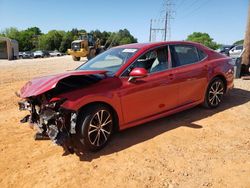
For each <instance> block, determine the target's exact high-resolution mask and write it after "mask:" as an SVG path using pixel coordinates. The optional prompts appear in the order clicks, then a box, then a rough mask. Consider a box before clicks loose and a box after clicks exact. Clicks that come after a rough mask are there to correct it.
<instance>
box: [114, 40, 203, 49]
mask: <svg viewBox="0 0 250 188" xmlns="http://www.w3.org/2000/svg"><path fill="white" fill-rule="evenodd" d="M171 44H187V45H188V44H189V45H196V46H197V45H198V46H200V45H201V44H199V43H196V42H190V41H164V42H151V43H133V44H125V45H121V46H117V47H115V48H136V49H142V48H152V47H157V46H161V45H171ZM202 46H203V45H202ZM203 47H204V46H203Z"/></svg>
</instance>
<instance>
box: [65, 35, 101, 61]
mask: <svg viewBox="0 0 250 188" xmlns="http://www.w3.org/2000/svg"><path fill="white" fill-rule="evenodd" d="M101 52H103V48H102V47H101V44H100V40H99V39H97V40H95V39H94V36H93V35H92V34H90V33H88V34H82V35H81V36H80V37H79V39H78V40H74V41H73V42H72V43H71V49H68V54H69V55H71V56H72V58H73V60H74V61H80V59H81V57H87V59H88V60H89V59H92V58H93V57H95V56H96V55H98V54H99V53H101Z"/></svg>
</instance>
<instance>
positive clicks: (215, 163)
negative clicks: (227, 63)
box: [0, 56, 250, 187]
mask: <svg viewBox="0 0 250 188" xmlns="http://www.w3.org/2000/svg"><path fill="white" fill-rule="evenodd" d="M81 63H82V62H74V61H73V60H72V59H71V57H69V56H65V57H55V58H45V59H32V60H31V59H27V60H16V61H5V60H0V92H1V93H0V94H1V97H0V128H1V134H0V187H17V186H18V187H34V186H36V187H58V186H59V185H63V186H67V187H69V186H72V187H250V178H249V175H250V81H243V80H235V88H234V89H233V91H232V92H231V93H230V94H229V95H227V96H226V97H225V100H224V103H223V104H222V105H221V106H220V107H219V108H218V109H215V110H208V109H204V108H202V107H195V108H193V109H190V110H186V111H184V112H181V113H178V114H175V115H172V116H169V117H166V118H162V119H159V120H156V121H153V122H150V123H147V124H143V125H141V126H138V127H135V128H131V129H128V130H125V131H123V132H120V133H117V134H116V135H115V136H114V137H113V139H112V140H111V142H110V143H109V144H108V145H107V147H105V148H104V149H103V150H101V151H99V152H97V153H86V154H84V155H83V156H82V157H81V158H79V157H78V156H76V155H67V156H62V154H63V151H62V149H61V148H60V147H57V146H54V145H53V144H52V143H51V141H34V139H33V135H34V131H33V130H31V129H29V128H28V126H27V125H26V124H23V125H22V124H20V123H19V120H20V119H21V118H22V117H23V116H24V114H25V112H19V111H18V106H17V101H18V98H17V97H16V96H15V94H14V93H15V91H18V90H19V89H20V88H21V87H22V86H23V85H24V84H25V82H27V81H28V80H29V79H31V78H33V77H36V76H42V75H47V74H54V73H58V72H62V71H66V70H71V69H74V68H76V67H78V66H79V65H80V64H81Z"/></svg>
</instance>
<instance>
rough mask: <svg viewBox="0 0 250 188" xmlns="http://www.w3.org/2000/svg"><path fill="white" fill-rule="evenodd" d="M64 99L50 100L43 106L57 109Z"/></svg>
mask: <svg viewBox="0 0 250 188" xmlns="http://www.w3.org/2000/svg"><path fill="white" fill-rule="evenodd" d="M65 100H66V99H65V98H62V99H61V98H52V99H51V100H50V101H49V103H48V104H46V105H45V106H46V107H47V108H52V109H55V108H58V107H59V106H60V105H61V104H62V103H63V102H64V101H65Z"/></svg>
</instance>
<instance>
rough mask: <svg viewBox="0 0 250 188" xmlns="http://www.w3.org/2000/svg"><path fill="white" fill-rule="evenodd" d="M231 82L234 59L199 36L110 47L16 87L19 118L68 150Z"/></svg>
mask: <svg viewBox="0 0 250 188" xmlns="http://www.w3.org/2000/svg"><path fill="white" fill-rule="evenodd" d="M232 87H233V66H232V65H231V59H230V58H228V57H226V56H224V55H221V54H219V53H217V52H215V51H213V50H211V49H209V48H207V47H205V46H203V45H201V44H197V43H191V42H159V43H148V44H129V45H124V46H118V47H115V48H112V49H110V50H108V51H106V52H104V53H102V54H100V55H98V56H97V57H95V58H94V59H92V60H90V61H88V62H87V63H85V64H83V65H81V66H80V67H78V68H77V69H76V70H74V71H68V72H65V73H61V74H58V75H51V76H47V77H41V78H35V79H33V80H32V81H30V82H28V83H27V84H26V85H25V86H24V87H23V88H22V89H21V91H20V97H21V98H22V100H21V101H20V102H19V108H20V110H29V111H30V113H29V115H27V116H26V117H24V118H23V119H22V120H21V122H29V123H31V124H33V125H35V126H36V127H37V129H38V134H37V135H38V136H39V135H40V136H47V137H49V138H50V139H51V140H52V141H53V142H55V143H56V144H58V145H61V146H63V148H64V149H65V150H67V151H70V152H74V151H79V150H81V149H82V148H86V149H88V150H92V151H93V150H99V149H101V148H102V147H104V146H105V145H106V144H107V142H108V141H109V140H110V138H111V135H112V133H114V132H115V131H116V130H123V129H126V128H129V127H132V126H136V125H138V124H142V123H145V122H148V121H152V120H154V119H157V118H160V117H164V116H167V115H170V114H173V113H176V112H180V111H182V110H185V109H188V108H191V107H193V106H196V105H199V104H203V105H204V106H206V107H208V108H216V107H218V106H219V105H220V103H221V102H222V100H223V95H224V94H225V93H226V92H227V91H228V90H229V89H231V88H232Z"/></svg>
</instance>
